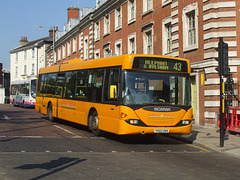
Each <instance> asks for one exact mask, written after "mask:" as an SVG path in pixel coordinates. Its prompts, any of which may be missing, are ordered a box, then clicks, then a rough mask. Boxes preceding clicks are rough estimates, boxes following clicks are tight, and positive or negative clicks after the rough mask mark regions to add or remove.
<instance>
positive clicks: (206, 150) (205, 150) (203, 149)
mask: <svg viewBox="0 0 240 180" xmlns="http://www.w3.org/2000/svg"><path fill="white" fill-rule="evenodd" d="M187 145H188V146H191V147H194V148H197V149H200V150H202V151H204V152H211V151H210V150H208V149H205V148H202V147H199V146H196V145H193V144H187Z"/></svg>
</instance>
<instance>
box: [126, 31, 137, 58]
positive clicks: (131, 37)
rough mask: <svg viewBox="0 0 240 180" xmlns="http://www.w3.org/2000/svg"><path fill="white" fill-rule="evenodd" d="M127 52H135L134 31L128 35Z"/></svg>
mask: <svg viewBox="0 0 240 180" xmlns="http://www.w3.org/2000/svg"><path fill="white" fill-rule="evenodd" d="M128 54H136V33H134V34H131V35H129V36H128Z"/></svg>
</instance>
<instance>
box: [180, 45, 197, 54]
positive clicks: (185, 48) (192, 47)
mask: <svg viewBox="0 0 240 180" xmlns="http://www.w3.org/2000/svg"><path fill="white" fill-rule="evenodd" d="M196 49H198V45H197V44H194V45H190V46H187V47H183V52H188V51H193V50H196Z"/></svg>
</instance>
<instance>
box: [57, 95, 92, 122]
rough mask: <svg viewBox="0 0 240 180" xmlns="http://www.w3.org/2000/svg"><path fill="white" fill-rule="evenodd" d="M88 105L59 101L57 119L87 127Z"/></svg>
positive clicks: (78, 102) (79, 102)
mask: <svg viewBox="0 0 240 180" xmlns="http://www.w3.org/2000/svg"><path fill="white" fill-rule="evenodd" d="M88 104H89V103H86V102H81V101H74V100H72V101H71V100H64V99H59V101H58V117H59V118H61V119H64V120H68V121H71V122H75V123H78V124H82V125H87V114H88V108H87V106H88Z"/></svg>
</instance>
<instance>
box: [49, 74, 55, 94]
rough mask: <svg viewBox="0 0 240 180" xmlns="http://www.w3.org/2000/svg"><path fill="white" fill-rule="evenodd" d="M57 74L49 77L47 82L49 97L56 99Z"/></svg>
mask: <svg viewBox="0 0 240 180" xmlns="http://www.w3.org/2000/svg"><path fill="white" fill-rule="evenodd" d="M56 80H57V73H52V74H49V75H48V81H47V95H48V96H52V97H55V88H56Z"/></svg>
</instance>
